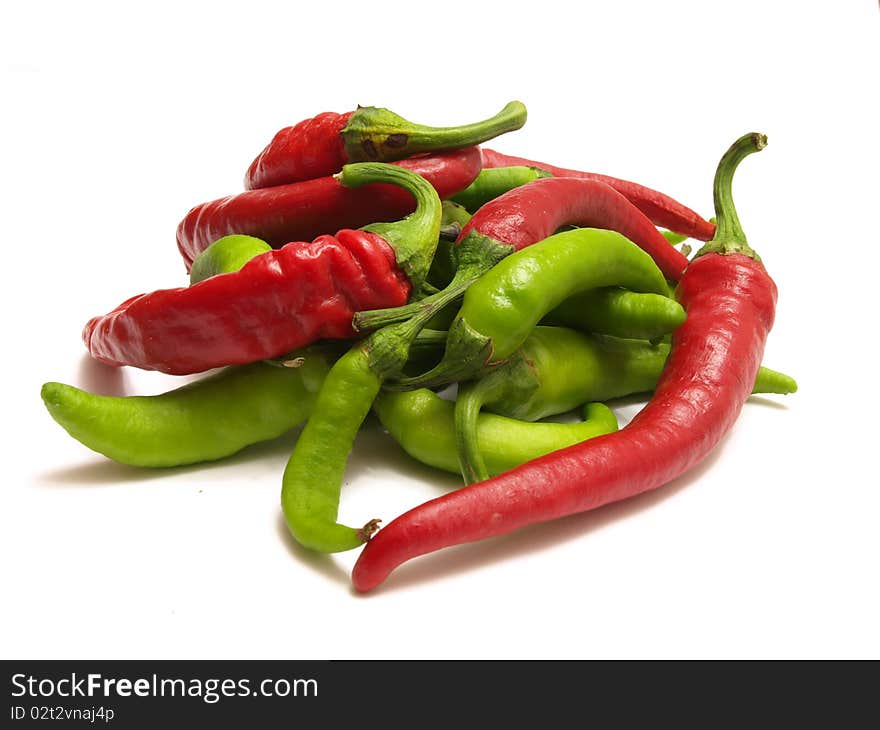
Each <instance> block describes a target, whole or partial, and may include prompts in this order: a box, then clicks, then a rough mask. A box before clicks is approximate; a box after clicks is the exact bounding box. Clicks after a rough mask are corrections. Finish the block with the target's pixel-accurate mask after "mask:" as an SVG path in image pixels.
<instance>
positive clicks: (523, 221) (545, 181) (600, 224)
mask: <svg viewBox="0 0 880 730" xmlns="http://www.w3.org/2000/svg"><path fill="white" fill-rule="evenodd" d="M565 225H576V226H582V227H592V228H605V229H608V230H612V231H617V232H618V233H620V234H622V235H623V236H626V237H627V238H628V239H630V240H631V241H632V242H633V243H635V244H636V245H637V246H639V247H640V248H642V249H643V250H644V251H645V252H646V253H648V254H649V255H650V256H651V258H653V259H654V261H655V262H656V263H657V266H658V268H659V269H660V270H661V271H662V272H663V274H664V275H665V276H666V277H667V278H668V279H671V280H672V281H678V279H679V278H680V277H681V273H682V271H684V269H685V267H686V266H687V263H688V260H687V258H685V256H684V255H683V254H682V253H681V252H680V251H678V250H677V249H675V248H673V247H672V246H671V245H670V244H669V242H668V241H667V240H666V238H664V237H663V235H662V234H661V233H660V232H659V231H658V230H657V229H656V228H655V227H654V224H653V223H651V221H650V220H649V219H648V218H647V217H646V216H645V215H644V214H643V213H642V212H641V211H640V210H639V209H638V208H637V207H636V206H635V205H633V204H632V203H631V202H629V200H627V199H626V197H625V196H623V195H621V194H620V193H619V192H617V191H616V190H614V189H613V188H612V187H610V186H609V185H606V184H605V183H603V182H599V181H597V180H585V179H578V178H561V177H549V178H542V179H539V180H533V181H532V182H529V183H526V184H525V185H522V186H520V187H518V188H514V189H513V190H510V191H508V192H506V193H504V195H501V196H499V197H497V198H495V199H494V200H491V201H489V202H488V203H486V204H485V205H483V206H482V207H480V209H479V210H478V211H477V212H476V213H475V214H474V216H473V217H472V218H471V219H470V221H469V222H468V224H467V225H466V226H465V227H464V228H463V229H462V230H461V233H460V234H459V236H458V238H457V239H456V242H455V246H454V247H453V249H452V256H453V257H454V260H455V261H456V269H455V275H454V277H453V279H452V281H451V282H450V283H449V285H448V286H447V287H446V288H445V289H443V290H442V291H440V292H438V293H436V294H433V295H431V296H429V297H425V298H424V299H421V300H420V301H418V302H415V303H413V304H410V305H407V306H404V307H398V308H396V309H394V310H378V311H372V312H358V313H357V314H356V315H355V319H354V323H355V327H356V328H357V329H373V328H376V327H382V326H386V325H388V324H392V323H394V322H398V321H403V320H404V319H407V318H408V317H410V316H413V315H415V314H417V313H419V312H423V311H424V310H426V309H427V308H431V309H432V310H438V309H441V308H442V307H444V306H446V304H448V303H449V302H451V301H452V300H454V299H456V298H457V297H458V296H460V295H461V294H462V292H464V290H465V289H467V288H468V287H469V286H470V285H471V284H472V283H473V282H474V281H476V280H477V279H478V278H479V277H480V276H482V275H483V274H484V273H485V272H486V271H488V270H489V269H491V268H492V267H493V266H494V265H495V264H496V263H498V261H500V260H501V259H502V258H504V257H505V256H508V255H509V254H511V253H513V252H514V251H518V250H520V249H522V248H525V247H526V246H531V245H532V244H534V243H537V242H538V241H542V240H543V239H545V238H547V237H548V236H550V235H552V234H553V233H554V232H555V231H556V230H557V229H559V228H560V227H562V226H565ZM406 382H407V384H408V387H415V386H416V385H417V384H418V385H427V384H428V382H429V381H421V380H418V379H416V380H412V381H410V380H407V381H406Z"/></svg>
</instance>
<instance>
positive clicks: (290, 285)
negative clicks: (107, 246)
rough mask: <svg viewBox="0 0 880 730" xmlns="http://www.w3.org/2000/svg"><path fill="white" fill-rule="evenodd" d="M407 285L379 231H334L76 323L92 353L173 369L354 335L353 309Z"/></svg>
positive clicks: (399, 298) (396, 297)
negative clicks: (333, 234)
mask: <svg viewBox="0 0 880 730" xmlns="http://www.w3.org/2000/svg"><path fill="white" fill-rule="evenodd" d="M410 289H411V285H410V282H409V279H408V278H407V277H406V275H405V274H404V273H403V272H402V271H401V270H400V269H399V268H398V266H397V263H396V260H395V253H394V250H393V249H392V248H391V246H389V245H388V243H387V241H385V239H383V238H382V237H381V236H378V235H376V234H374V233H369V232H366V231H354V230H341V231H339V232H338V233H337V234H336V236H329V235H324V236H319V237H318V238H316V239H315V240H314V241H311V242H308V243H307V242H293V243H289V244H287V245H286V246H284V247H282V248H280V249H278V250H274V251H268V252H266V253H264V254H261V255H259V256H257V257H256V258H254V259H252V260H251V261H250V262H248V263H247V264H245V266H244V267H243V268H242V269H241V270H239V271H237V272H234V273H228V274H222V275H219V276H212V277H210V278H208V279H205V280H204V281H201V282H199V283H198V284H194V285H193V286H190V287H185V288H177V289H162V290H159V291H155V292H152V293H149V294H142V295H140V296H137V297H132V298H131V299H129V300H127V301H126V302H123V303H122V304H121V305H119V306H118V307H117V308H116V309H114V310H113V311H112V312H110V313H108V314H105V315H102V316H100V317H95V318H93V319H92V320H90V321H89V322H88V324H86V326H85V329H84V330H83V341H84V342H85V345H86V347H87V348H88V350H89V353H90V354H91V355H92V357H94V358H96V359H97V360H100V361H102V362H105V363H107V364H109V365H133V366H136V367H139V368H143V369H146V370H159V371H161V372H165V373H171V374H174V375H184V374H188V373H197V372H202V371H204V370H208V369H210V368H214V367H220V366H223V365H233V364H241V363H248V362H255V361H257V360H262V359H265V358H271V357H277V356H279V355H282V354H284V353H287V352H289V351H291V350H295V349H297V348H299V347H301V346H304V345H306V344H309V343H311V342H314V341H315V340H318V339H325V338H327V339H332V338H347V337H353V336H354V334H355V333H354V331H353V330H352V327H351V320H352V316H353V314H354V312H356V311H357V310H359V309H365V308H371V307H376V306H382V307H387V306H397V305H400V304H403V303H405V302H406V300H407V297H408V296H409V293H410Z"/></svg>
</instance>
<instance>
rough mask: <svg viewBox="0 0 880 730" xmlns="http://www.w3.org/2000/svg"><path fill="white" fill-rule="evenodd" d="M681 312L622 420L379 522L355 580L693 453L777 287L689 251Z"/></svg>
mask: <svg viewBox="0 0 880 730" xmlns="http://www.w3.org/2000/svg"><path fill="white" fill-rule="evenodd" d="M677 296H678V298H679V301H680V302H681V304H682V306H683V307H684V308H685V310H686V311H687V320H686V321H685V323H684V324H683V325H682V326H681V327H680V328H679V329H678V330H676V332H675V333H674V334H673V339H672V349H671V353H670V356H669V359H668V361H667V364H666V367H665V369H664V371H663V375H662V377H661V379H660V381H659V382H658V384H657V389H656V391H655V394H654V396H653V397H652V399H651V401H650V402H649V403H648V405H646V406H645V408H644V409H643V410H642V411H641V412H640V413H639V414H638V415H637V416H636V417H635V418H634V419H633V420H632V421H631V422H630V423H629V424H628V425H627V426H626V427H625V428H623V429H622V430H620V431H618V432H617V433H614V434H609V435H607V436H600V437H598V438H596V439H592V440H590V441H586V442H583V443H581V444H576V445H574V446H570V447H568V448H567V449H564V450H562V451H558V452H555V453H553V454H549V455H547V456H545V457H542V458H540V459H536V460H534V461H531V462H529V463H527V464H524V465H523V466H521V467H519V468H517V469H513V470H511V471H509V472H507V473H505V474H502V475H499V476H497V477H495V478H493V479H489V480H487V481H484V482H480V483H478V484H474V485H471V486H469V487H465V488H464V489H461V490H458V491H456V492H452V493H450V494H447V495H444V496H442V497H439V498H437V499H433V500H431V501H429V502H427V503H425V504H423V505H421V506H419V507H416V508H415V509H412V510H410V511H409V512H407V513H405V514H404V515H402V516H400V517H398V518H397V519H395V520H393V521H392V522H391V523H389V524H388V525H387V526H386V527H384V528H383V529H381V530H380V531H379V532H378V533H377V534H376V536H375V537H374V538H373V539H372V540H371V541H370V542H369V543H368V544H367V546H366V547H365V548H364V550H363V552H362V553H361V555H360V557H359V559H358V561H357V563H356V565H355V567H354V570H353V572H352V581H353V583H354V586H355V588H356V589H357V590H359V591H369V590H371V589H372V588H374V587H375V586H377V585H378V584H379V583H381V582H382V581H383V580H385V578H386V577H387V576H388V574H389V573H390V572H391V571H392V570H393V569H394V568H395V567H397V566H398V565H400V564H401V563H403V562H404V561H406V560H409V559H410V558H413V557H416V556H418V555H424V554H426V553H430V552H433V551H435V550H439V549H441V548H444V547H449V546H451V545H458V544H462V543H466V542H472V541H475V540H482V539H484V538H488V537H493V536H496V535H502V534H504V533H507V532H510V531H512V530H516V529H518V528H520V527H524V526H526V525H529V524H533V523H537V522H543V521H547V520H552V519H556V518H559V517H563V516H566V515H570V514H575V513H578V512H584V511H587V510H591V509H595V508H597V507H601V506H602V505H604V504H608V503H610V502H615V501H618V500H622V499H627V498H629V497H632V496H635V495H637V494H640V493H642V492H645V491H647V490H650V489H655V488H657V487H660V486H662V485H664V484H666V483H668V482H669V481H671V480H672V479H675V478H676V477H677V476H679V475H681V474H683V473H684V472H686V471H687V470H689V469H691V468H692V467H694V466H695V465H696V464H698V463H699V462H700V461H702V460H703V459H704V458H705V457H706V456H707V454H708V453H709V452H710V451H711V450H712V448H713V447H714V446H715V445H716V444H717V443H718V442H719V441H720V440H721V438H722V437H723V436H724V435H725V434H726V433H727V432H728V430H729V429H730V428H731V427H732V426H733V424H734V422H735V420H736V418H737V416H738V415H739V412H740V409H741V408H742V406H743V403H745V401H746V399H747V398H748V396H749V393H750V392H751V389H752V384H753V383H754V382H755V377H756V375H757V372H758V368H759V367H760V364H761V358H762V356H763V351H764V343H765V341H766V338H767V335H768V333H769V331H770V328H771V327H772V325H773V319H774V313H775V306H776V286H775V284H774V283H773V281H772V279H771V278H770V276H769V275H768V274H767V272H766V271H765V270H764V267H763V266H762V265H761V264H760V263H758V262H756V261H755V260H754V259H752V258H750V257H748V256H744V255H742V254H727V255H723V254H717V253H709V254H706V255H704V256H700V257H699V258H697V259H695V260H694V261H693V262H692V263H691V264H690V265H689V266H688V268H687V270H686V271H685V273H684V276H683V277H682V279H681V282H680V283H679V285H678V290H677Z"/></svg>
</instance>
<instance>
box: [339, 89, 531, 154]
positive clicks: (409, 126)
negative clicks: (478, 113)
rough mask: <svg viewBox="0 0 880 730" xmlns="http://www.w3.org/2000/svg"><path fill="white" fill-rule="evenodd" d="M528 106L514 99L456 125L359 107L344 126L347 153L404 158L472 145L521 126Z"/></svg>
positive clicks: (370, 107)
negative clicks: (493, 112)
mask: <svg viewBox="0 0 880 730" xmlns="http://www.w3.org/2000/svg"><path fill="white" fill-rule="evenodd" d="M526 116H527V112H526V107H525V105H524V104H523V103H522V102H519V101H511V102H510V103H508V104H507V105H506V106H505V107H504V108H503V109H502V110H501V111H500V112H498V114H496V115H494V116H492V117H489V118H488V119H484V120H482V121H480V122H474V123H473V124H464V125H461V126H457V127H428V126H425V125H423V124H413V123H412V122H410V121H408V120H406V119H404V118H403V117H401V116H399V115H397V114H395V113H394V112H392V111H389V110H388V109H382V108H380V107H374V106H365V107H361V108H360V109H358V110H357V111H356V112H355V113H354V114H352V115H351V117H350V118H349V120H348V123H347V124H346V125H345V128H344V129H343V130H342V132H341V135H342V140H343V143H344V145H345V153H346V156H347V157H348V159H349V160H351V161H352V162H361V161H379V160H402V159H403V158H404V157H410V156H412V155H415V154H418V153H420V152H440V151H442V150H453V149H459V148H461V147H470V146H471V145H476V144H480V143H482V142H486V141H487V140H490V139H493V138H494V137H497V136H498V135H500V134H504V133H505V132H512V131H514V130H516V129H519V128H520V127H522V126H523V125H524V124H525V123H526Z"/></svg>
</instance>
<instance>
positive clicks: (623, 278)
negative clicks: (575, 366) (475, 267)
mask: <svg viewBox="0 0 880 730" xmlns="http://www.w3.org/2000/svg"><path fill="white" fill-rule="evenodd" d="M610 286H620V287H624V288H627V289H630V290H632V291H637V292H645V293H653V294H662V295H667V294H668V293H669V286H668V284H667V283H666V279H665V278H664V277H663V274H662V272H661V271H660V269H658V268H657V265H656V264H655V263H654V261H653V260H652V259H651V257H650V256H649V255H648V254H647V253H645V252H644V251H643V250H642V249H640V248H639V247H638V246H636V245H635V244H634V243H632V242H631V241H629V240H628V239H626V238H624V237H623V236H622V235H620V234H619V233H616V232H614V231H607V230H601V229H596V228H579V229H577V230H573V231H566V232H564V233H557V234H556V235H553V236H550V237H549V238H545V239H544V240H543V241H540V242H538V243H536V244H534V245H533V246H529V247H528V248H524V249H521V250H520V251H517V252H516V253H513V254H511V255H510V256H508V257H507V258H505V259H502V260H501V261H500V262H499V263H498V264H496V265H495V266H494V267H493V268H492V269H491V270H489V271H488V272H487V273H486V274H484V275H483V276H482V277H481V278H480V279H478V280H477V281H476V282H474V283H473V284H472V285H471V286H470V287H469V288H468V289H467V291H466V292H465V295H464V300H463V302H462V306H461V309H460V310H459V312H458V315H457V316H456V318H455V321H454V322H453V323H452V325H451V327H450V328H449V336H448V338H447V343H446V354H445V355H444V357H443V360H442V361H441V362H440V363H439V364H438V365H437V366H436V367H435V368H433V369H432V370H430V371H428V372H427V373H425V374H423V375H420V376H416V377H414V378H400V379H398V380H397V381H395V384H394V387H395V388H398V389H412V388H415V387H422V386H431V385H441V384H444V383H448V382H452V381H454V380H463V379H465V378H468V377H471V376H473V375H474V374H476V373H477V372H479V371H480V370H481V369H482V368H483V367H485V366H486V365H490V364H493V363H499V362H502V361H504V360H505V359H506V358H507V357H509V356H510V355H511V354H513V352H515V351H516V349H517V348H518V347H519V346H520V345H521V344H522V342H523V341H524V340H525V338H526V337H528V335H529V333H530V332H531V331H532V329H533V328H534V327H535V325H536V324H537V323H538V322H539V321H540V320H541V319H542V318H543V317H544V316H545V315H546V314H547V313H548V312H550V311H552V310H553V309H555V308H556V307H557V306H559V305H560V304H561V303H562V302H563V301H565V300H566V299H567V298H569V297H571V296H573V295H575V294H578V293H580V292H583V291H587V290H589V289H595V288H599V287H610Z"/></svg>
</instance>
